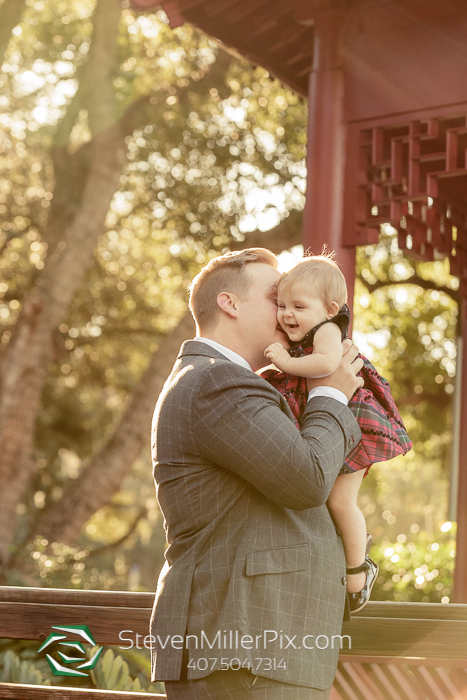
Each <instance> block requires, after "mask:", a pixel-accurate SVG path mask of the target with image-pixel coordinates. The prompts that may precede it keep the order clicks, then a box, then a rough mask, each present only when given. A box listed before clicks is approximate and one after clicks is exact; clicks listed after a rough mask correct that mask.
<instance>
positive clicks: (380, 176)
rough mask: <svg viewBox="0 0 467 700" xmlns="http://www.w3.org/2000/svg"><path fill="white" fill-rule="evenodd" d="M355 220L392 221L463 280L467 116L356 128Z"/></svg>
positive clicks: (416, 251)
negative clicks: (444, 261)
mask: <svg viewBox="0 0 467 700" xmlns="http://www.w3.org/2000/svg"><path fill="white" fill-rule="evenodd" d="M358 166H359V180H358V202H357V225H358V229H359V230H360V231H362V229H363V230H365V229H366V231H367V232H368V233H370V232H371V230H375V229H377V230H379V225H380V224H382V223H390V224H391V225H392V226H394V228H396V229H397V231H398V233H399V245H400V247H401V248H402V249H404V250H407V251H409V252H410V254H411V255H414V256H415V257H418V258H421V259H423V260H438V259H441V258H445V257H446V256H448V257H449V259H450V263H451V273H452V274H453V275H456V276H457V277H459V279H460V280H461V282H462V283H463V287H464V288H465V285H466V284H467V116H466V115H465V114H463V115H458V116H450V117H446V118H441V117H437V118H432V119H425V120H418V121H417V120H414V121H410V122H408V123H406V124H402V125H400V124H399V125H398V126H378V127H375V128H367V129H363V130H361V131H360V144H359V163H358Z"/></svg>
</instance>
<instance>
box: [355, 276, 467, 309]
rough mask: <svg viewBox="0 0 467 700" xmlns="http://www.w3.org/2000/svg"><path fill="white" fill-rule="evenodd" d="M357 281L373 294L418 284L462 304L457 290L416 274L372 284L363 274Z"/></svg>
mask: <svg viewBox="0 0 467 700" xmlns="http://www.w3.org/2000/svg"><path fill="white" fill-rule="evenodd" d="M357 279H359V280H360V282H361V283H362V284H363V286H364V287H365V288H366V289H367V290H368V291H369V292H370V293H371V292H374V291H375V290H376V289H382V288H383V287H392V286H394V285H398V284H416V285H417V286H418V287H422V288H423V289H427V290H428V289H432V290H435V291H437V292H443V293H444V294H446V295H447V296H449V297H451V299H453V300H454V301H455V302H457V303H460V294H459V291H458V290H457V289H451V287H447V286H446V285H437V284H435V283H434V282H433V281H432V280H426V279H424V278H423V277H420V276H419V275H417V274H416V273H415V274H413V275H411V276H410V277H407V278H406V279H403V280H400V281H396V280H387V281H381V280H378V281H377V282H374V283H370V282H368V281H367V280H366V279H365V278H364V277H363V276H362V275H361V274H360V275H358V277H357Z"/></svg>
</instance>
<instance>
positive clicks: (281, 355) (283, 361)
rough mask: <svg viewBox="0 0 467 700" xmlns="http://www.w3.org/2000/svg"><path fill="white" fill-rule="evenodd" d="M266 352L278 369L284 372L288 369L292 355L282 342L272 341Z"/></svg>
mask: <svg viewBox="0 0 467 700" xmlns="http://www.w3.org/2000/svg"><path fill="white" fill-rule="evenodd" d="M264 354H265V356H266V357H267V358H268V360H269V361H270V362H272V363H273V364H274V365H276V367H277V368H278V369H280V370H281V371H282V372H285V371H286V370H285V368H286V366H287V363H288V362H289V360H290V355H289V353H288V352H287V350H286V349H285V348H284V346H283V345H282V344H281V343H271V345H268V347H267V348H266V350H265V351H264Z"/></svg>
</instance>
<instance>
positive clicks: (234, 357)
mask: <svg viewBox="0 0 467 700" xmlns="http://www.w3.org/2000/svg"><path fill="white" fill-rule="evenodd" d="M194 340H198V341H199V342H200V343H206V345H209V346H210V347H211V348H214V350H217V352H220V353H221V355H224V356H225V357H226V358H227V359H228V360H231V361H232V362H235V363H236V364H237V365H240V367H245V369H249V370H251V372H253V370H252V369H251V367H250V365H249V363H248V362H247V361H246V360H245V358H244V357H242V356H241V355H239V354H238V353H237V352H234V351H233V350H230V348H226V347H225V345H221V344H220V343H217V342H216V341H215V340H211V339H210V338H203V337H202V336H199V335H197V336H196V338H194ZM316 396H323V397H327V398H329V399H335V400H336V401H340V403H343V404H344V405H345V406H348V405H349V402H348V400H347V396H346V395H345V394H344V392H343V391H340V389H336V388H335V387H333V386H315V388H314V389H311V391H310V392H309V394H308V401H309V400H310V399H313V398H315V397H316Z"/></svg>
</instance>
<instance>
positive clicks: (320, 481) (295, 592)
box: [151, 341, 361, 689]
mask: <svg viewBox="0 0 467 700" xmlns="http://www.w3.org/2000/svg"><path fill="white" fill-rule="evenodd" d="M360 439H361V432H360V429H359V427H358V424H357V422H356V420H355V418H354V416H353V414H352V412H351V411H350V409H349V408H347V407H346V406H345V405H343V404H341V403H339V402H338V401H336V400H334V399H332V398H322V397H316V398H313V399H311V400H310V401H309V402H308V404H307V406H306V409H305V411H304V414H303V417H302V422H301V430H300V432H299V431H298V430H297V428H296V427H295V425H294V423H293V416H292V413H291V411H290V409H289V407H288V405H287V402H286V400H285V399H284V397H283V396H281V394H280V393H279V392H278V391H276V389H274V388H273V387H271V386H270V385H269V384H268V383H267V382H266V381H265V380H264V379H262V378H261V377H259V376H258V375H256V374H255V373H254V372H252V371H250V370H248V369H246V368H244V367H241V366H239V365H237V364H235V363H234V362H231V361H230V360H229V359H227V358H226V357H225V356H224V355H222V354H221V353H219V352H217V351H216V350H214V349H213V348H211V347H209V346H208V345H206V344H204V343H201V342H198V341H187V342H186V343H184V344H183V346H182V348H181V351H180V354H179V357H178V359H177V361H176V363H175V365H174V368H173V370H172V373H171V375H170V377H169V378H168V380H167V382H166V384H165V386H164V389H163V390H162V392H161V395H160V397H159V400H158V402H157V405H156V409H155V413H154V420H153V441H152V448H153V462H154V478H155V483H156V491H157V499H158V502H159V505H160V508H161V511H162V513H163V516H164V527H165V530H166V535H167V542H168V548H167V550H166V553H165V558H166V563H165V565H164V567H163V569H162V571H161V574H160V577H159V582H158V586H157V592H156V598H155V603H154V609H153V614H152V618H151V634H152V635H153V636H154V637H155V640H156V642H155V646H154V649H153V652H152V663H153V673H152V675H153V680H168V681H170V680H178V679H179V678H180V673H181V668H182V655H183V651H182V648H181V646H182V645H181V644H180V641H179V639H178V637H177V636H180V637H181V638H183V639H184V638H185V636H186V635H187V639H188V646H189V648H188V653H187V657H188V659H189V660H192V662H191V663H190V665H189V667H188V679H195V678H202V677H204V676H207V675H208V674H209V673H211V672H212V670H215V669H220V668H221V663H222V662H221V659H224V660H225V659H227V663H228V662H229V660H232V659H239V660H240V662H242V663H244V662H245V661H246V662H248V661H249V662H250V663H251V668H252V670H253V672H255V670H256V673H257V674H258V675H260V676H264V677H268V678H272V679H274V680H277V681H282V682H285V683H290V684H295V685H299V686H305V687H315V688H320V689H326V688H329V687H330V686H331V684H332V682H333V679H334V675H335V671H336V666H337V656H338V652H339V643H338V642H337V643H335V644H333V643H332V637H333V636H335V635H340V634H341V624H342V617H343V610H344V599H345V578H344V576H345V558H344V551H343V547H342V542H341V539H340V537H339V536H338V535H337V533H336V530H335V528H334V525H333V523H332V520H331V517H330V515H329V512H328V509H327V507H326V505H325V502H326V500H327V497H328V495H329V493H330V491H331V488H332V486H333V484H334V480H335V478H336V476H337V475H338V473H339V471H340V468H341V466H342V464H343V462H344V459H345V457H346V455H347V454H348V453H349V451H350V450H351V449H353V447H355V445H356V444H357V443H358V441H359V440H360ZM268 631H269V632H268ZM218 633H219V634H218ZM265 633H266V636H265ZM275 634H276V635H277V637H276V638H275V639H274V635H275ZM285 636H287V638H288V640H290V639H291V638H293V641H292V643H291V644H290V643H289V642H288V640H287V639H286V638H285ZM249 637H251V638H252V639H253V640H255V641H254V642H253V643H251V642H249V641H248V639H249ZM317 637H320V640H319V643H318V644H316V639H317ZM174 638H175V642H174ZM304 639H305V642H304V641H303V640H304ZM326 639H327V640H328V645H327V647H326V648H324V647H325V643H326ZM216 640H217V641H216ZM245 640H246V641H245ZM208 642H209V644H208ZM229 643H230V644H229ZM210 644H212V648H210V646H209V645H210ZM202 645H203V647H204V648H201V646H202ZM333 646H334V648H332V647H333ZM248 647H250V648H248ZM305 647H310V648H308V649H307V648H305ZM319 647H321V648H319ZM206 658H208V659H211V661H210V662H209V665H208V668H205V664H204V661H202V659H206ZM258 658H260V659H261V658H269V659H275V660H276V664H275V666H276V667H275V668H274V667H273V664H271V668H269V669H268V668H266V667H267V666H268V665H269V664H267V663H261V664H260V667H259V668H258V662H257V661H255V659H258ZM213 659H214V661H213ZM280 661H282V663H281V664H280V666H278V662H280Z"/></svg>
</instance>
